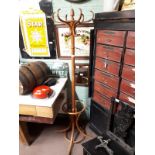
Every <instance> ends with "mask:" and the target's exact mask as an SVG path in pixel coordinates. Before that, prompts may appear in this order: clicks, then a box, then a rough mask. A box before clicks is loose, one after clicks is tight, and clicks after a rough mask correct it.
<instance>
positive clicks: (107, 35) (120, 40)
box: [97, 30, 126, 47]
mask: <svg viewBox="0 0 155 155" xmlns="http://www.w3.org/2000/svg"><path fill="white" fill-rule="evenodd" d="M125 33H126V32H125V31H111V30H98V31H97V43H102V44H108V45H115V46H120V47H123V44H124V38H125Z"/></svg>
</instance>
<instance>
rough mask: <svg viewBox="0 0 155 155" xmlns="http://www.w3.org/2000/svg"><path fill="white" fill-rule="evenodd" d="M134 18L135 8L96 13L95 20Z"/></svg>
mask: <svg viewBox="0 0 155 155" xmlns="http://www.w3.org/2000/svg"><path fill="white" fill-rule="evenodd" d="M123 18H128V19H133V18H135V10H126V11H116V12H103V13H96V14H95V20H107V19H108V20H110V19H123Z"/></svg>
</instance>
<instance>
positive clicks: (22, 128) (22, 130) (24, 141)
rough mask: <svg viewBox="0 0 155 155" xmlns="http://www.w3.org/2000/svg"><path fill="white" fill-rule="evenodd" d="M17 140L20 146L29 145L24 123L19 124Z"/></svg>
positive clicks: (28, 136)
mask: <svg viewBox="0 0 155 155" xmlns="http://www.w3.org/2000/svg"><path fill="white" fill-rule="evenodd" d="M19 138H20V142H21V143H22V144H26V145H29V144H30V135H29V133H28V129H27V125H26V123H25V122H19Z"/></svg>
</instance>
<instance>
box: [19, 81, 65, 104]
mask: <svg viewBox="0 0 155 155" xmlns="http://www.w3.org/2000/svg"><path fill="white" fill-rule="evenodd" d="M66 82H67V78H58V79H57V83H56V84H55V85H54V86H51V87H50V88H51V89H53V94H52V95H51V96H50V97H49V98H45V99H36V98H33V97H32V95H31V94H28V95H19V104H20V105H34V106H45V107H52V106H53V104H54V102H55V100H56V99H57V97H58V96H59V94H60V92H61V91H62V89H63V88H64V86H65V84H66Z"/></svg>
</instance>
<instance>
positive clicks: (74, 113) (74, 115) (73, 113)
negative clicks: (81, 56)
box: [52, 9, 94, 155]
mask: <svg viewBox="0 0 155 155" xmlns="http://www.w3.org/2000/svg"><path fill="white" fill-rule="evenodd" d="M79 10H80V15H79V18H78V19H77V20H75V19H74V10H73V9H71V11H70V19H69V20H68V19H67V14H66V16H65V19H64V20H63V19H62V18H60V14H59V13H60V9H58V11H57V18H58V20H59V21H56V22H58V23H62V24H65V25H67V26H68V27H69V30H70V36H71V66H72V73H71V74H72V79H71V92H72V104H71V110H68V109H67V108H65V104H64V105H63V108H62V109H63V111H64V112H66V113H67V114H68V115H69V116H70V119H71V122H70V125H69V126H68V127H67V128H66V129H64V130H63V132H66V135H65V137H66V139H67V140H68V141H69V142H70V143H69V150H68V155H71V151H72V148H73V145H74V144H75V143H79V142H81V141H82V140H83V139H84V138H85V137H86V136H87V135H86V133H85V132H84V131H83V130H82V129H81V128H80V126H79V124H78V119H79V116H80V115H81V113H82V112H83V111H85V108H86V107H85V106H84V104H83V107H82V109H81V110H77V102H79V101H77V100H76V99H75V36H76V27H77V25H79V24H86V23H88V22H91V21H92V20H93V18H94V13H93V12H92V11H90V12H91V13H92V18H91V19H89V20H84V14H83V13H82V10H81V9H79ZM52 20H54V17H52ZM54 21H55V20H54ZM75 130H77V131H78V132H79V134H81V135H82V139H80V140H76V138H75ZM69 131H70V132H71V133H70V138H68V137H67V135H68V134H67V133H68V132H69Z"/></svg>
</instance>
